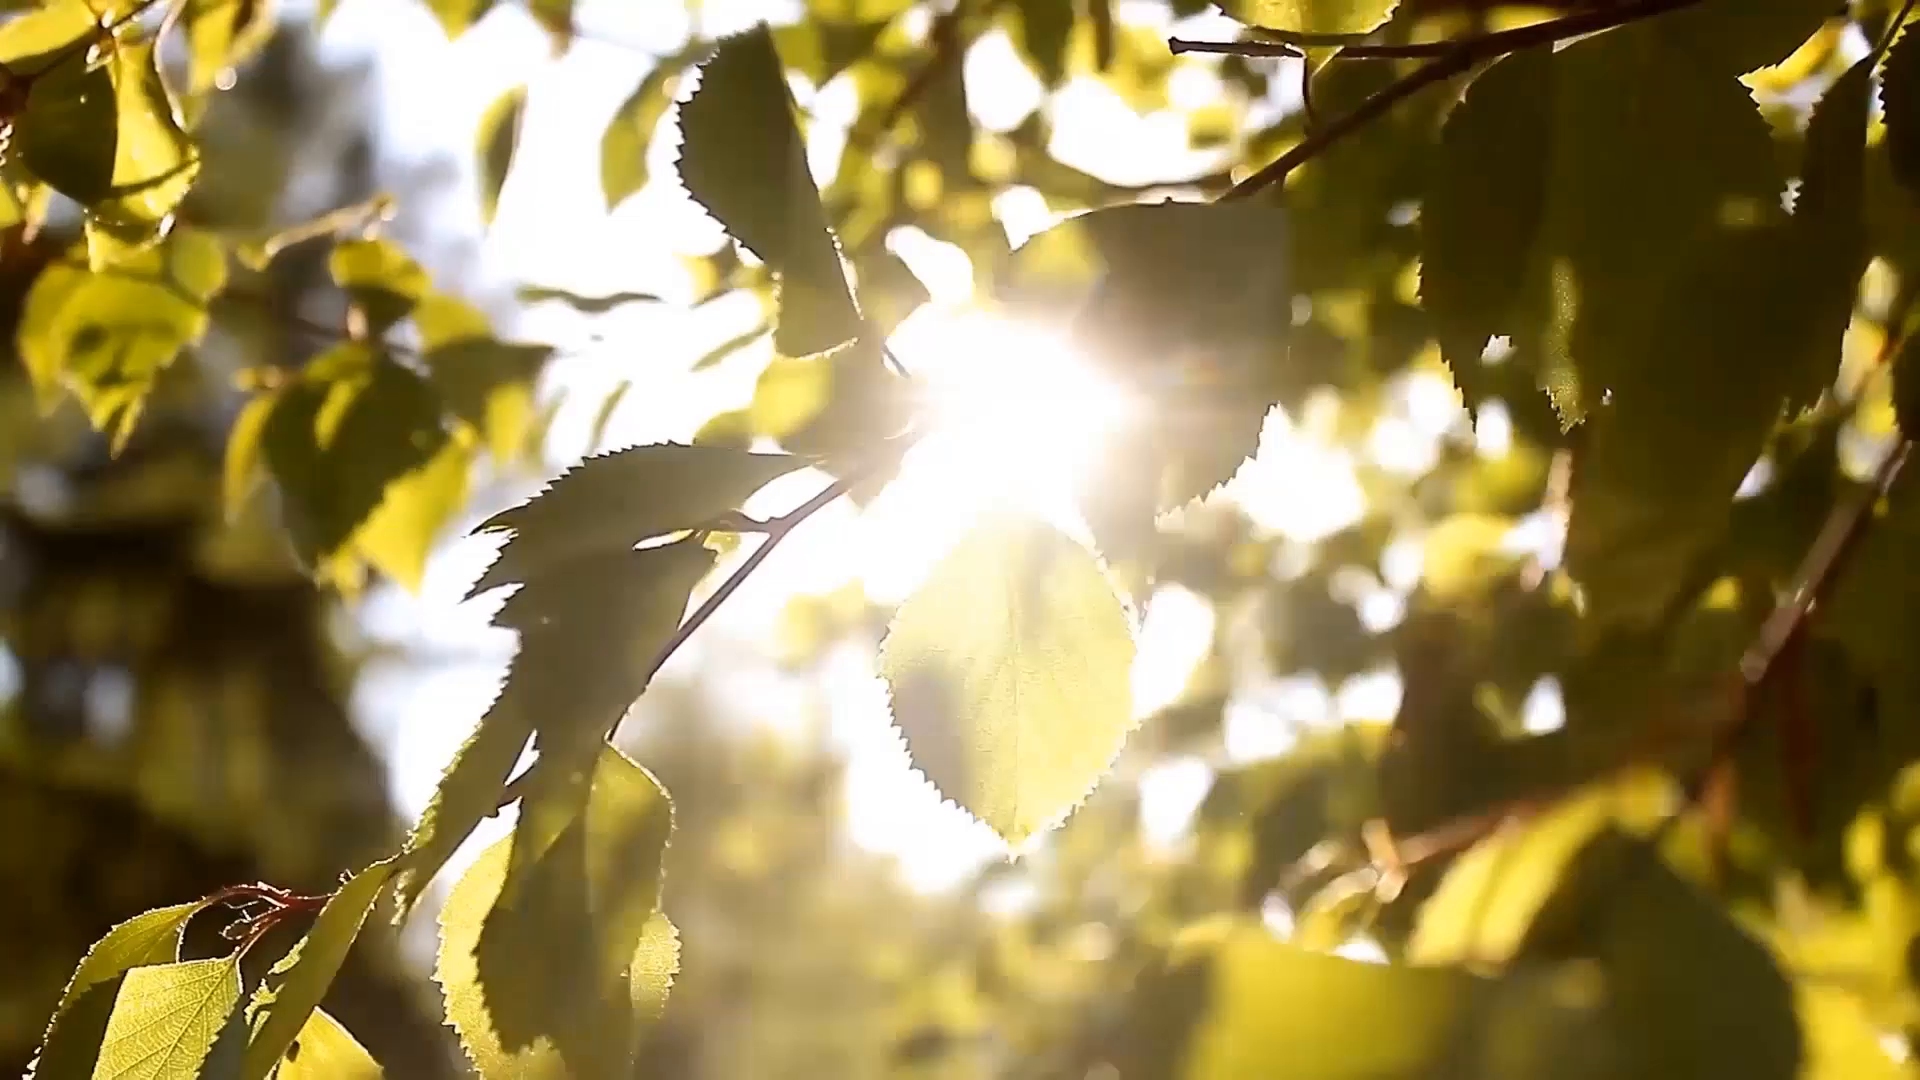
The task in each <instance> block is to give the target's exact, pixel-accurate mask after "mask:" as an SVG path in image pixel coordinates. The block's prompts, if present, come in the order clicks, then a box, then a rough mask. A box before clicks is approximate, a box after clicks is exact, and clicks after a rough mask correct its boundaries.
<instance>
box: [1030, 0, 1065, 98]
mask: <svg viewBox="0 0 1920 1080" xmlns="http://www.w3.org/2000/svg"><path fill="white" fill-rule="evenodd" d="M1073 8H1074V4H1073V0H1034V2H1032V3H1027V4H1022V5H1020V7H1019V9H1018V14H1019V16H1020V36H1021V38H1022V41H1021V45H1022V46H1023V48H1022V49H1021V52H1022V53H1024V54H1025V55H1026V57H1027V59H1029V60H1031V61H1032V62H1033V67H1034V70H1035V71H1037V72H1039V74H1040V82H1041V84H1042V85H1044V86H1046V87H1047V88H1048V89H1053V88H1056V87H1058V86H1059V85H1060V83H1061V81H1062V80H1064V79H1065V78H1066V77H1067V43H1068V42H1069V41H1070V40H1071V39H1072V36H1073Z"/></svg>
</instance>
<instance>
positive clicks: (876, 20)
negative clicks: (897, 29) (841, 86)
mask: <svg viewBox="0 0 1920 1080" xmlns="http://www.w3.org/2000/svg"><path fill="white" fill-rule="evenodd" d="M881 14H882V13H880V12H876V11H871V10H867V11H860V12H857V13H848V12H842V13H840V15H841V16H848V18H845V19H843V18H841V17H838V16H822V17H816V18H811V19H805V20H802V21H801V22H798V23H795V24H793V25H791V26H781V27H776V28H775V29H774V31H773V45H774V48H775V49H776V50H778V51H779V53H780V59H781V60H783V61H785V62H786V66H787V68H788V70H791V71H798V72H800V73H801V74H803V75H805V76H806V77H807V81H808V82H811V83H812V84H813V85H815V86H825V85H827V84H828V83H829V82H832V81H833V79H834V77H835V76H837V75H839V74H840V73H841V72H843V71H845V70H847V69H848V68H850V67H852V66H853V65H854V64H855V63H856V62H857V61H860V60H863V59H865V58H867V57H869V56H872V55H873V54H874V51H875V45H876V44H877V43H878V41H879V40H880V35H881V34H883V33H885V32H886V30H887V27H888V26H890V25H892V22H893V18H892V14H891V13H888V14H887V15H885V16H884V17H874V16H880V15H881Z"/></svg>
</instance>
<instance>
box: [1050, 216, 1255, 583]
mask: <svg viewBox="0 0 1920 1080" xmlns="http://www.w3.org/2000/svg"><path fill="white" fill-rule="evenodd" d="M1049 233H1061V234H1062V235H1061V236H1059V237H1056V238H1054V239H1052V240H1044V239H1042V238H1045V237H1048V235H1049ZM1049 233H1042V234H1040V236H1039V237H1036V238H1035V240H1034V241H1032V242H1031V243H1034V244H1040V243H1061V242H1066V243H1075V242H1076V241H1077V243H1078V245H1079V246H1082V247H1084V248H1085V249H1087V250H1090V251H1091V252H1092V254H1093V257H1094V261H1095V263H1096V271H1097V273H1098V274H1099V277H1098V281H1097V284H1096V285H1095V286H1094V289H1093V292H1092V295H1091V296H1090V297H1089V298H1088V299H1087V301H1086V303H1085V304H1084V305H1083V306H1082V307H1081V309H1080V310H1079V312H1078V313H1077V314H1076V315H1075V317H1074V323H1073V327H1074V331H1073V332H1074V337H1075V340H1076V342H1077V343H1078V344H1079V345H1080V347H1081V348H1082V350H1083V352H1084V353H1085V355H1087V356H1088V357H1089V358H1090V359H1091V360H1093V361H1094V362H1095V363H1097V364H1099V365H1100V366H1101V367H1102V368H1103V369H1104V370H1106V371H1107V372H1108V373H1109V374H1110V375H1111V376H1113V377H1114V379H1115V380H1116V381H1118V383H1119V384H1120V386H1121V388H1122V389H1123V390H1124V391H1125V392H1126V393H1127V394H1128V396H1129V397H1130V398H1131V399H1132V400H1133V401H1134V402H1135V403H1136V406H1137V410H1136V414H1135V415H1134V416H1132V417H1129V418H1127V420H1126V421H1124V422H1123V424H1122V427H1121V430H1120V431H1119V432H1118V433H1117V434H1116V436H1115V438H1114V440H1113V445H1114V447H1115V448H1116V449H1115V450H1114V451H1113V452H1112V455H1111V458H1110V459H1109V461H1107V462H1106V463H1105V464H1104V467H1103V468H1102V470H1101V473H1100V475H1099V476H1098V477H1097V478H1096V480H1095V481H1094V482H1093V483H1090V484H1089V486H1088V488H1089V492H1090V494H1089V495H1088V497H1086V498H1085V499H1083V512H1084V513H1085V514H1086V516H1087V519H1088V521H1089V522H1090V523H1091V525H1092V527H1093V529H1094V536H1095V539H1096V540H1097V541H1098V543H1099V545H1100V549H1101V551H1102V552H1103V553H1104V554H1106V555H1107V557H1108V558H1110V559H1119V558H1124V557H1129V556H1131V555H1132V554H1134V552H1135V550H1136V549H1138V548H1139V547H1140V546H1141V540H1140V538H1141V537H1142V536H1150V535H1151V533H1152V527H1153V516H1154V514H1156V513H1157V512H1159V511H1163V510H1171V509H1173V508H1175V507H1178V506H1181V505H1182V504H1184V503H1187V502H1188V501H1190V500H1192V499H1194V498H1197V497H1199V496H1202V495H1205V494H1206V493H1208V492H1209V491H1211V490H1213V489H1214V488H1215V487H1218V486H1219V485H1220V484H1222V483H1225V482H1226V481H1227V480H1228V479H1230V478H1231V477H1232V476H1233V473H1234V471H1235V470H1237V469H1238V468H1239V467H1240V464H1241V463H1242V462H1243V461H1245V460H1246V459H1247V458H1248V457H1250V456H1251V455H1252V454H1253V452H1254V451H1255V450H1256V449H1257V448H1258V446H1259V441H1260V430H1261V426H1262V424H1263V423H1264V422H1265V419H1266V415H1267V412H1268V411H1269V409H1270V408H1271V407H1272V406H1273V404H1274V403H1275V402H1277V401H1278V400H1279V399H1280V397H1281V395H1282V394H1283V393H1284V391H1285V388H1286V386H1287V379H1288V378H1289V376H1288V373H1287V372H1288V363H1287V361H1286V352H1287V341H1288V337H1289V335H1290V333H1291V327H1292V310H1293V309H1292V286H1291V284H1290V275H1289V267H1288V264H1287V256H1286V252H1287V250H1288V223H1287V215H1286V212H1285V211H1284V210H1283V209H1281V208H1280V207H1278V206H1274V205H1272V204H1268V203H1265V202H1261V201H1258V200H1252V199H1246V200H1239V201H1233V202H1222V203H1180V202H1160V203H1140V204H1135V205H1131V206H1118V207H1112V208H1109V209H1105V210H1096V211H1094V212H1092V213H1090V214H1084V215H1081V216H1080V217H1077V218H1073V219H1071V220H1069V221H1067V222H1065V223H1063V224H1061V225H1058V226H1055V228H1054V229H1053V230H1049ZM1022 250H1023V251H1024V250H1025V248H1023V249H1022Z"/></svg>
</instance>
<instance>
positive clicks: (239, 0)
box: [181, 0, 274, 94]
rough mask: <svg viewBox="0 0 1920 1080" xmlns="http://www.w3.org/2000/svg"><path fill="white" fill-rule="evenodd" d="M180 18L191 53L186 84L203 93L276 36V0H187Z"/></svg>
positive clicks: (212, 87)
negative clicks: (274, 9) (274, 3)
mask: <svg viewBox="0 0 1920 1080" xmlns="http://www.w3.org/2000/svg"><path fill="white" fill-rule="evenodd" d="M181 21H182V22H183V23H184V24H185V27H186V31H187V48H188V50H189V55H190V58H189V60H188V62H187V85H188V88H189V89H191V90H192V91H193V92H194V93H196V94H204V93H206V92H207V91H209V90H212V89H214V88H215V87H216V86H217V85H218V83H219V80H220V77H221V74H222V73H223V72H226V71H229V70H231V69H232V68H233V67H234V66H236V65H238V64H242V63H245V62H246V61H247V60H249V59H251V58H252V57H253V55H254V54H255V53H257V52H259V51H260V49H261V47H263V46H264V45H266V43H267V41H268V40H269V39H270V38H272V37H273V30H274V13H273V0H187V6H186V8H185V10H184V11H183V12H182V14H181Z"/></svg>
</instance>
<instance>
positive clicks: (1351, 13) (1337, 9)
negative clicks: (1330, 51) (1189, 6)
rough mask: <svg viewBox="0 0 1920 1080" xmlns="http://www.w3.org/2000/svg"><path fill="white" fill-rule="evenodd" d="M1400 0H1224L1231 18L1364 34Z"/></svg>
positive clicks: (1295, 28)
mask: <svg viewBox="0 0 1920 1080" xmlns="http://www.w3.org/2000/svg"><path fill="white" fill-rule="evenodd" d="M1397 6H1398V0H1225V2H1224V3H1222V4H1221V5H1220V8H1221V10H1222V11H1225V12H1226V13H1227V15H1228V16H1229V17H1230V18H1234V19H1238V20H1239V21H1241V22H1243V23H1246V24H1247V25H1249V26H1264V27H1268V28H1270V29H1274V30H1293V31H1297V32H1299V33H1303V34H1364V33H1366V32H1368V31H1369V30H1372V29H1374V28H1375V27H1377V26H1379V25H1381V24H1382V23H1384V22H1386V21H1387V17H1388V16H1389V15H1392V14H1393V9H1394V8H1395V7H1397Z"/></svg>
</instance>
